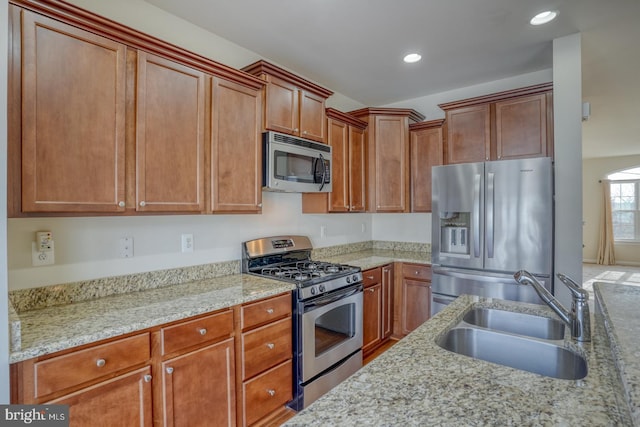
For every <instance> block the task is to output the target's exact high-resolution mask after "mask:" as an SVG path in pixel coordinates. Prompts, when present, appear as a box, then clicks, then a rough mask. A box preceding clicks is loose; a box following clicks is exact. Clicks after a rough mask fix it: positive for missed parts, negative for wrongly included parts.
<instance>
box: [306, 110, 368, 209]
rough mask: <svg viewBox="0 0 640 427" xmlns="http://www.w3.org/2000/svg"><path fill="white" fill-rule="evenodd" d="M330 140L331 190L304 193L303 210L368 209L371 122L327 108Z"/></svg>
mask: <svg viewBox="0 0 640 427" xmlns="http://www.w3.org/2000/svg"><path fill="white" fill-rule="evenodd" d="M326 114H327V143H328V144H329V145H330V146H331V160H332V164H331V186H332V191H331V193H305V194H303V195H302V212H303V213H327V212H364V210H365V200H366V197H365V192H366V186H365V184H366V181H365V161H366V158H365V139H364V136H365V128H366V126H367V123H366V122H364V121H362V120H359V119H356V118H355V117H353V116H349V115H348V114H346V113H343V112H341V111H338V110H336V109H333V108H327V112H326Z"/></svg>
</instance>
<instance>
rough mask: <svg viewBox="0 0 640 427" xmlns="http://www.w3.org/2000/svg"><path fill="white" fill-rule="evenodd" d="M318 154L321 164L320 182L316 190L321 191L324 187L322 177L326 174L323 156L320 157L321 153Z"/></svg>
mask: <svg viewBox="0 0 640 427" xmlns="http://www.w3.org/2000/svg"><path fill="white" fill-rule="evenodd" d="M318 155H319V156H320V164H321V165H322V184H320V188H319V189H318V191H322V189H323V188H324V179H325V177H326V176H327V165H325V164H324V157H322V154H318Z"/></svg>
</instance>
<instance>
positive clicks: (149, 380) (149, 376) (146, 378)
mask: <svg viewBox="0 0 640 427" xmlns="http://www.w3.org/2000/svg"><path fill="white" fill-rule="evenodd" d="M142 378H143V379H144V382H145V383H148V382H151V375H149V374H147V375H145V376H144V377H142Z"/></svg>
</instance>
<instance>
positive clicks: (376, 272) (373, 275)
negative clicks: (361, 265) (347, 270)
mask: <svg viewBox="0 0 640 427" xmlns="http://www.w3.org/2000/svg"><path fill="white" fill-rule="evenodd" d="M381 281H382V268H381V267H378V268H372V269H370V270H365V271H363V272H362V283H363V285H364V287H365V288H366V287H367V286H371V285H375V284H376V283H380V282H381Z"/></svg>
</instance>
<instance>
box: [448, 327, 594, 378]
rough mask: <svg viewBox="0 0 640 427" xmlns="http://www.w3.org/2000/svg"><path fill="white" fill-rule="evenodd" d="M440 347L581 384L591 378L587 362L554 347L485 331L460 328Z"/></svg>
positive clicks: (527, 339) (567, 351)
mask: <svg viewBox="0 0 640 427" xmlns="http://www.w3.org/2000/svg"><path fill="white" fill-rule="evenodd" d="M438 345H439V346H440V347H442V348H444V349H445V350H449V351H452V352H454V353H458V354H462V355H464V356H469V357H473V358H476V359H481V360H484V361H487V362H492V363H497V364H499V365H504V366H509V367H511V368H515V369H521V370H523V371H528V372H533V373H534V374H540V375H544V376H547V377H552V378H558V379H564V380H578V379H581V378H584V377H586V376H587V361H586V360H585V359H584V358H583V357H582V356H580V355H579V354H577V353H574V352H572V351H571V350H568V349H566V348H564V347H559V346H557V345H554V344H552V343H548V342H544V341H538V340H534V339H530V338H526V337H520V336H515V335H507V334H504V333H500V332H493V331H489V330H485V329H476V328H464V327H456V328H453V329H451V330H449V332H447V333H446V334H445V335H444V336H443V337H442V338H441V339H440V340H439V341H438Z"/></svg>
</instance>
